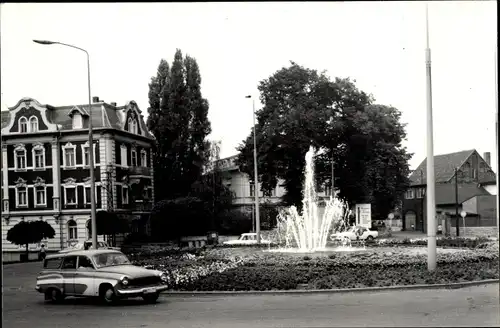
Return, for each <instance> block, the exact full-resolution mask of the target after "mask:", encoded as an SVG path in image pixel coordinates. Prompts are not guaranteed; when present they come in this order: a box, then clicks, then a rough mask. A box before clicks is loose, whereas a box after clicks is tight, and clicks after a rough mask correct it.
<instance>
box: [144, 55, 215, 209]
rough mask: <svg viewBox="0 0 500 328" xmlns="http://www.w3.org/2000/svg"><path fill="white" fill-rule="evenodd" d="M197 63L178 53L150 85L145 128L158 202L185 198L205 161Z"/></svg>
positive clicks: (203, 107) (206, 127)
mask: <svg viewBox="0 0 500 328" xmlns="http://www.w3.org/2000/svg"><path fill="white" fill-rule="evenodd" d="M200 85H201V75H200V71H199V67H198V64H197V62H196V59H194V58H192V57H190V56H186V57H185V58H183V56H182V52H181V50H179V49H177V51H176V53H175V56H174V61H173V62H172V66H171V67H170V66H169V65H168V63H167V62H166V61H165V60H162V61H161V62H160V65H159V67H158V72H157V76H156V77H153V78H152V79H151V83H150V84H149V90H150V91H149V103H150V108H149V109H148V112H149V114H150V116H149V117H148V128H149V129H150V131H151V132H152V133H153V135H154V136H155V138H156V162H155V172H156V173H157V174H156V177H155V179H156V181H157V182H156V186H157V190H156V195H157V199H159V200H161V199H173V198H176V197H185V196H187V195H188V194H189V193H190V190H191V186H192V184H193V183H195V182H196V181H198V180H199V179H201V175H202V172H203V165H204V164H205V162H206V160H207V153H208V149H207V141H206V140H205V139H206V137H207V135H208V134H209V133H210V132H211V130H210V122H209V121H208V117H207V114H208V107H209V106H208V101H207V100H206V99H204V98H203V97H202V94H201V86H200Z"/></svg>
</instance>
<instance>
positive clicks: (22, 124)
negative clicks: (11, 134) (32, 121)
mask: <svg viewBox="0 0 500 328" xmlns="http://www.w3.org/2000/svg"><path fill="white" fill-rule="evenodd" d="M19 132H20V133H26V132H28V119H27V118H26V117H24V116H23V117H21V118H20V119H19Z"/></svg>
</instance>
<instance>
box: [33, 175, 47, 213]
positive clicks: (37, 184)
mask: <svg viewBox="0 0 500 328" xmlns="http://www.w3.org/2000/svg"><path fill="white" fill-rule="evenodd" d="M33 183H34V185H33V197H34V198H33V202H34V204H35V207H47V185H46V184H45V180H43V179H42V178H40V177H36V180H35V181H33ZM37 188H43V193H44V197H43V198H44V200H45V202H44V203H37V197H36V192H37V190H36V189H37Z"/></svg>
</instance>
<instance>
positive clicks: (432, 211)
mask: <svg viewBox="0 0 500 328" xmlns="http://www.w3.org/2000/svg"><path fill="white" fill-rule="evenodd" d="M425 27H426V45H427V46H426V49H425V73H426V82H427V83H426V84H427V85H426V87H427V88H426V89H427V90H426V91H427V269H428V270H429V271H434V270H435V269H436V185H435V176H434V173H435V172H434V136H433V126H432V124H433V123H432V84H431V80H432V79H431V49H430V46H429V8H428V5H427V4H426V6H425Z"/></svg>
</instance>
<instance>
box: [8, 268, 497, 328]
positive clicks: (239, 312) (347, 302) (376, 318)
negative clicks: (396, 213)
mask: <svg viewBox="0 0 500 328" xmlns="http://www.w3.org/2000/svg"><path fill="white" fill-rule="evenodd" d="M40 265H41V264H40V263H26V264H11V265H6V266H4V267H3V304H2V305H3V306H2V308H3V327H4V328H10V327H12V328H14V327H15V328H19V327H30V328H31V327H37V328H38V327H51V328H55V327H107V328H111V327H161V328H165V327H175V328H182V327H211V328H214V327H215V328H218V327H220V328H225V327H228V328H229V327H231V328H233V327H252V328H255V327H382V326H383V327H396V326H398V327H425V326H427V327H445V326H449V327H451V326H453V327H479V326H481V327H487V326H489V327H500V314H499V313H500V308H499V285H498V284H492V285H491V284H490V285H483V286H478V287H470V288H462V289H454V290H418V291H417V290H414V291H391V292H373V293H366V292H365V293H345V294H300V295H298V294H295V295H283V294H281V295H257V296H255V295H253V296H251V295H237V296H213V295H212V296H190V295H187V296H169V295H167V294H164V295H162V297H161V298H160V300H159V301H158V303H157V304H155V305H147V304H143V303H142V301H141V300H140V299H137V300H135V299H132V300H125V301H122V302H120V303H119V304H117V305H113V306H104V305H98V304H95V303H94V302H92V301H90V300H86V299H71V298H68V299H66V300H65V302H64V303H62V304H50V303H45V302H44V300H43V295H41V294H39V293H37V292H36V291H35V290H34V287H35V278H36V273H37V272H38V271H39V270H40Z"/></svg>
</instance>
